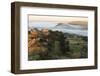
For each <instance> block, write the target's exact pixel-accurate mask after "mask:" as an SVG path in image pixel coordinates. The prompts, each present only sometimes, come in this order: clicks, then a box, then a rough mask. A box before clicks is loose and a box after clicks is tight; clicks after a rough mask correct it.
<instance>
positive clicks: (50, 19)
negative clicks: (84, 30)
mask: <svg viewBox="0 0 100 76" xmlns="http://www.w3.org/2000/svg"><path fill="white" fill-rule="evenodd" d="M73 21H84V22H87V21H88V18H87V17H71V16H70V17H69V16H68V17H67V16H47V15H45V16H44V15H28V22H29V27H31V26H34V27H35V26H36V27H53V26H55V25H57V23H65V24H67V23H69V22H73Z"/></svg>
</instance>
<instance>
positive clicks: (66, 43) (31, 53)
mask: <svg viewBox="0 0 100 76" xmlns="http://www.w3.org/2000/svg"><path fill="white" fill-rule="evenodd" d="M87 50H88V49H87V37H84V36H78V35H75V34H69V33H62V32H59V31H52V30H48V29H42V30H37V29H31V30H29V31H28V60H50V59H75V58H87V55H88V52H87Z"/></svg>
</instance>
